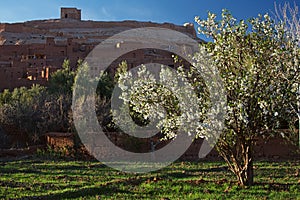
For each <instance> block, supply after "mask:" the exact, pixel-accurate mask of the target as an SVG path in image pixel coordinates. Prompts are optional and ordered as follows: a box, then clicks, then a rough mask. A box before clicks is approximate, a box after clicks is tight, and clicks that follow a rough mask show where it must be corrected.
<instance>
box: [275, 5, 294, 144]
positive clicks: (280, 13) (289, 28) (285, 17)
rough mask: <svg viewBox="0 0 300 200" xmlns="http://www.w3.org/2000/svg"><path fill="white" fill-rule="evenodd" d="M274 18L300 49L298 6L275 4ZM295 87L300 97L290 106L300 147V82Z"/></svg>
mask: <svg viewBox="0 0 300 200" xmlns="http://www.w3.org/2000/svg"><path fill="white" fill-rule="evenodd" d="M274 18H275V19H276V20H277V21H278V22H280V23H282V24H283V25H284V27H285V31H286V32H287V33H288V34H289V37H291V38H292V40H294V41H296V42H297V43H298V47H299V46H300V15H299V8H298V6H297V4H296V3H294V5H291V4H290V3H288V2H285V3H284V4H283V5H280V4H279V5H276V4H275V15H274ZM298 65H299V64H298ZM294 86H295V87H294V90H297V94H298V95H297V96H296V99H295V100H294V101H291V102H290V106H291V108H292V109H293V110H294V112H295V113H296V116H297V119H295V120H298V145H299V147H300V83H299V81H298V82H296V83H295V84H294ZM295 118H296V117H295ZM294 138H295V137H294ZM292 141H293V140H292ZM294 141H295V140H294Z"/></svg>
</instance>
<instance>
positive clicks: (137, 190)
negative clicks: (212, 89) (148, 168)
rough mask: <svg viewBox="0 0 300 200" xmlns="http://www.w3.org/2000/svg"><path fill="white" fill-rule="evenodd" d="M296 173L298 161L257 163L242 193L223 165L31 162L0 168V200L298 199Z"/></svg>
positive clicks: (299, 188)
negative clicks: (125, 168)
mask: <svg viewBox="0 0 300 200" xmlns="http://www.w3.org/2000/svg"><path fill="white" fill-rule="evenodd" d="M299 168H300V162H299V161H291V162H276V163H268V162H256V163H255V175H256V176H255V182H256V184H255V185H254V186H252V187H250V188H244V189H243V188H240V187H238V186H237V184H236V181H235V177H234V175H233V174H232V173H231V172H230V171H228V170H227V167H226V164H225V163H223V162H198V163H191V162H177V163H174V164H172V165H170V166H169V167H167V168H165V169H162V170H160V171H157V172H152V173H147V174H127V173H124V172H119V171H116V170H113V169H111V168H108V167H106V166H104V165H103V164H101V163H100V162H96V161H95V162H94V161H92V162H91V161H64V160H58V159H41V158H38V157H33V158H30V159H28V160H18V161H9V162H0V174H1V176H0V199H297V198H298V199H300V182H299V180H300V175H299V171H298V170H299Z"/></svg>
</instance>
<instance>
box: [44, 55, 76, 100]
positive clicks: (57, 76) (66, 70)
mask: <svg viewBox="0 0 300 200" xmlns="http://www.w3.org/2000/svg"><path fill="white" fill-rule="evenodd" d="M79 62H80V61H79ZM75 75H76V72H74V71H72V70H71V67H70V61H69V60H64V62H63V64H62V69H59V70H57V71H55V72H54V73H53V74H51V78H50V80H49V86H48V90H49V92H50V93H54V94H65V95H71V94H72V87H73V84H74V78H75Z"/></svg>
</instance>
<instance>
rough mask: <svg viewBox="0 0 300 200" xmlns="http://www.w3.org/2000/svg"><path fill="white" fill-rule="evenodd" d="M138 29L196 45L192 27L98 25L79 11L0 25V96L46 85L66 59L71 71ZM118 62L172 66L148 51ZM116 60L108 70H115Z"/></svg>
mask: <svg viewBox="0 0 300 200" xmlns="http://www.w3.org/2000/svg"><path fill="white" fill-rule="evenodd" d="M139 27H161V28H168V29H172V30H176V31H180V32H182V33H184V34H187V35H189V36H190V37H192V38H194V39H196V40H198V41H200V40H199V39H198V38H197V36H196V33H195V29H194V27H193V25H192V24H185V25H184V26H178V25H174V24H169V23H163V24H157V23H152V22H137V21H122V22H99V21H90V20H89V21H83V20H81V10H79V9H77V8H61V17H60V19H49V20H36V21H28V22H24V23H13V24H8V23H1V24H0V92H1V91H3V90H4V89H10V90H12V89H13V88H15V87H20V86H27V87H29V86H31V85H33V84H41V85H45V84H47V81H48V80H49V78H50V76H51V73H52V72H54V71H56V70H57V69H59V68H61V65H62V63H63V61H64V60H65V59H69V60H70V63H71V67H72V68H76V64H77V61H78V60H79V59H84V58H85V57H86V56H87V55H88V53H89V52H91V50H92V49H93V48H94V47H95V46H96V45H98V44H99V43H100V42H101V41H103V40H105V39H106V38H108V37H110V36H112V35H114V34H117V33H120V32H122V31H124V30H128V29H131V28H139ZM120 59H122V60H126V61H127V63H128V65H129V67H134V66H137V65H140V64H142V63H147V62H158V63H161V64H165V65H169V66H174V62H173V58H172V57H171V54H170V53H169V52H164V51H156V50H151V49H143V50H137V51H134V52H130V53H128V54H126V55H124V56H122V57H121V58H120ZM122 60H116V61H115V62H114V63H112V65H111V67H112V68H114V67H117V66H118V64H119V63H120V62H121V61H122Z"/></svg>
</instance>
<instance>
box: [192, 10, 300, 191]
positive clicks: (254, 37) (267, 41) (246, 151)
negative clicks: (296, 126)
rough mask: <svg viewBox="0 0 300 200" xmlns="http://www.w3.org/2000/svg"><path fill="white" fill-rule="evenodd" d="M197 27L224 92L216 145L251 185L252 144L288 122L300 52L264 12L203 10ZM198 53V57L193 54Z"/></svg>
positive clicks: (242, 181)
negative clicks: (241, 14)
mask: <svg viewBox="0 0 300 200" xmlns="http://www.w3.org/2000/svg"><path fill="white" fill-rule="evenodd" d="M195 20H196V22H197V23H198V25H199V26H198V32H199V33H200V34H204V35H206V36H207V37H209V38H211V40H212V42H208V43H206V44H204V46H205V47H206V50H207V51H208V52H209V53H212V55H213V58H214V61H215V64H216V65H217V66H218V70H219V72H220V74H221V76H222V78H223V82H224V87H225V89H226V91H227V117H226V122H225V124H226V125H225V129H224V131H223V134H222V135H221V137H220V139H219V142H218V144H217V150H218V152H219V153H220V155H221V156H222V157H223V158H224V159H225V161H226V162H227V164H228V166H229V169H230V170H231V171H232V172H233V173H234V174H235V175H236V177H237V179H238V182H239V184H240V185H243V186H250V185H252V184H253V144H254V141H255V139H257V138H258V137H259V136H264V135H267V134H270V133H271V132H273V131H272V130H274V129H276V128H278V127H279V126H280V123H281V122H282V121H285V122H289V117H291V109H290V106H289V104H290V103H291V102H292V101H293V100H294V99H295V98H294V97H295V95H296V91H295V89H294V85H295V83H296V81H297V80H298V79H299V58H300V54H299V53H300V51H299V46H298V44H297V41H296V40H295V39H293V38H291V37H290V35H289V33H288V32H287V31H286V30H285V27H284V24H282V23H278V24H276V23H274V21H272V20H271V18H270V17H269V15H267V14H266V15H264V16H262V15H259V16H258V17H257V18H253V19H250V20H249V21H248V22H245V21H244V20H241V21H238V20H236V19H235V18H234V17H233V16H232V15H231V14H230V12H228V11H226V10H223V12H222V18H221V19H220V20H217V18H216V15H215V14H212V13H208V18H207V19H206V20H201V19H200V18H199V17H196V18H195ZM195 58H197V57H195Z"/></svg>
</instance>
